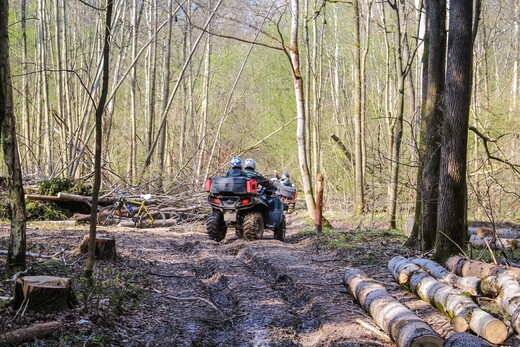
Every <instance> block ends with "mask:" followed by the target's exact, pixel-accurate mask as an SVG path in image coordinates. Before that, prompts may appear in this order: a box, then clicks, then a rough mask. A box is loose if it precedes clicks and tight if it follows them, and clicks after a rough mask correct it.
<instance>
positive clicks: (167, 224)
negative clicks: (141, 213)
mask: <svg viewBox="0 0 520 347" xmlns="http://www.w3.org/2000/svg"><path fill="white" fill-rule="evenodd" d="M149 224H150V223H148V226H145V227H146V228H164V227H171V226H174V225H177V224H178V222H177V220H175V219H166V220H165V221H164V224H160V223H154V224H153V225H151V226H150V225H149ZM119 226H122V227H126V228H135V227H136V225H135V223H134V222H133V221H132V220H131V219H127V220H122V221H121V223H119Z"/></svg>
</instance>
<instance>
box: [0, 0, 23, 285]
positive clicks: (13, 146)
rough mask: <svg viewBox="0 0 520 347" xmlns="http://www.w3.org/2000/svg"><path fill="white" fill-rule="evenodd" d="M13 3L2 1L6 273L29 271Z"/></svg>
mask: <svg viewBox="0 0 520 347" xmlns="http://www.w3.org/2000/svg"><path fill="white" fill-rule="evenodd" d="M8 28H9V2H8V1H1V2H0V131H1V132H0V139H1V141H2V150H3V156H4V163H5V165H6V167H7V173H8V180H7V197H8V200H7V202H8V204H9V213H10V219H11V228H10V234H9V246H8V253H7V260H6V263H5V266H6V275H10V274H12V273H16V272H18V271H21V270H25V251H26V235H25V229H26V216H25V199H24V195H25V194H24V189H23V181H22V169H21V164H20V156H19V154H18V143H17V140H16V119H15V114H14V103H13V89H12V80H11V67H10V63H9V34H8Z"/></svg>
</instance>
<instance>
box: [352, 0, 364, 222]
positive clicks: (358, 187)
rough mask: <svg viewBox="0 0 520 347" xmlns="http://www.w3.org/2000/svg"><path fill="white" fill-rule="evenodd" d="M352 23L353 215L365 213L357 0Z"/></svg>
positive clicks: (359, 34) (359, 29)
mask: <svg viewBox="0 0 520 347" xmlns="http://www.w3.org/2000/svg"><path fill="white" fill-rule="evenodd" d="M352 5H353V16H354V17H353V22H354V166H355V169H354V174H355V182H356V183H355V199H354V214H355V215H358V214H362V213H364V212H365V178H364V176H363V172H364V170H363V147H362V146H363V136H364V134H363V133H362V130H363V126H362V123H363V111H362V100H361V95H362V89H363V87H362V83H363V80H362V76H361V11H360V8H359V0H353V1H352Z"/></svg>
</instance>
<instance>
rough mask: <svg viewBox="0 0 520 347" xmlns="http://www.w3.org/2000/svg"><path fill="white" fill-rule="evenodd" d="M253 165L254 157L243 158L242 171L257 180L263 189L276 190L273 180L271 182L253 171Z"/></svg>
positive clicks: (254, 164)
mask: <svg viewBox="0 0 520 347" xmlns="http://www.w3.org/2000/svg"><path fill="white" fill-rule="evenodd" d="M255 167H256V162H255V160H254V159H252V158H247V159H246V160H245V162H244V172H245V174H246V175H247V176H248V177H249V178H251V179H253V180H255V181H257V182H258V184H259V185H261V186H262V187H264V188H265V189H269V190H276V187H275V186H274V184H273V182H271V181H270V180H269V179H268V178H266V177H265V176H263V175H261V174H260V173H258V172H257V171H255Z"/></svg>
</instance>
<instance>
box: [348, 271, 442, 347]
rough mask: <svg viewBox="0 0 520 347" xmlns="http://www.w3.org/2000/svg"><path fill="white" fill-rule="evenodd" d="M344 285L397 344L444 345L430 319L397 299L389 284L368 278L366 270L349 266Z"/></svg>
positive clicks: (402, 346) (400, 346)
mask: <svg viewBox="0 0 520 347" xmlns="http://www.w3.org/2000/svg"><path fill="white" fill-rule="evenodd" d="M343 284H344V285H345V287H346V288H347V289H348V291H349V293H350V295H352V296H353V297H354V298H355V299H356V300H357V301H359V303H360V305H361V307H363V309H364V310H365V311H367V312H368V313H369V314H370V316H371V317H372V318H373V319H374V321H375V322H376V324H377V326H379V327H380V328H381V329H383V330H384V331H385V332H386V333H387V334H389V335H390V337H391V338H392V340H393V341H394V342H395V343H396V345H397V346H399V347H408V346H442V345H443V342H444V340H443V339H442V338H441V337H440V336H439V335H438V334H437V333H436V332H435V331H434V330H433V329H432V328H431V327H430V326H429V325H428V324H427V323H426V322H424V321H423V320H422V319H420V318H419V317H418V316H416V315H415V313H413V312H412V311H410V310H409V309H408V308H406V307H405V306H404V305H403V304H401V303H399V302H398V301H397V300H395V299H394V298H393V297H392V296H391V295H390V294H388V292H387V291H386V289H385V287H383V286H382V285H381V284H379V283H378V282H376V281H374V280H373V279H371V278H369V277H367V276H366V275H365V273H364V272H363V271H362V270H360V269H356V268H351V269H347V270H346V271H345V275H344V276H343Z"/></svg>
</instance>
